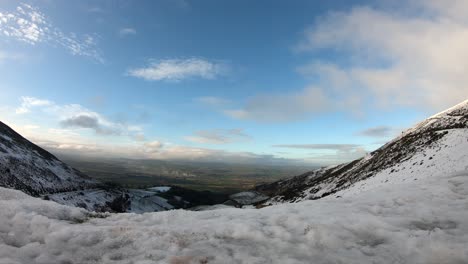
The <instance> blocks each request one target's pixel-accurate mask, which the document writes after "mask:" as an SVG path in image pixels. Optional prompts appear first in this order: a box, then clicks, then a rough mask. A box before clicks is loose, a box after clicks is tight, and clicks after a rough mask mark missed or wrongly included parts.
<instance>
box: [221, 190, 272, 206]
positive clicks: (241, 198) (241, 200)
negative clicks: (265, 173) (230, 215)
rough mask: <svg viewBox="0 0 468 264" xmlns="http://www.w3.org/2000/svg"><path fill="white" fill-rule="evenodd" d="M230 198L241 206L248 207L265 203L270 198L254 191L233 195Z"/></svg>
mask: <svg viewBox="0 0 468 264" xmlns="http://www.w3.org/2000/svg"><path fill="white" fill-rule="evenodd" d="M229 198H230V199H231V200H234V201H236V202H237V203H238V204H240V205H248V204H254V203H257V202H261V201H265V200H267V199H268V196H266V195H263V194H261V193H258V192H254V191H245V192H240V193H236V194H233V195H231V196H229Z"/></svg>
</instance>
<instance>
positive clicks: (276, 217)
mask: <svg viewBox="0 0 468 264" xmlns="http://www.w3.org/2000/svg"><path fill="white" fill-rule="evenodd" d="M0 208H2V210H0V263H8V264H23V263H24V264H26V263H28V264H36V263H37V264H39V263H81V264H95V263H119V264H120V263H122V264H123V263H135V264H136V263H138V264H146V263H148V264H149V263H212V264H215V263H228V264H229V263H253V264H255V263H281V264H283V263H289V264H295V263H316V264H322V263H323V264H325V263H327V264H328V263H342V264H344V263H347V264H367V263H401V264H440V263H447V264H452V263H453V264H462V263H466V260H467V259H468V248H467V247H466V245H467V244H468V171H459V172H454V173H452V174H439V175H437V176H434V177H426V178H421V179H420V180H418V181H405V182H401V183H394V184H393V185H381V186H375V188H373V189H372V190H368V191H365V192H359V193H356V194H355V195H353V197H342V198H340V199H331V198H327V199H319V200H315V201H304V202H301V203H295V204H281V205H276V206H271V207H266V208H262V209H219V210H214V211H203V212H193V211H185V210H173V211H166V212H159V213H146V214H108V213H106V214H95V213H90V212H88V211H86V210H83V209H78V208H74V207H68V206H63V205H59V204H56V203H54V202H51V201H44V200H40V199H37V198H32V197H30V196H27V195H25V194H23V193H21V192H19V191H16V190H11V189H5V188H0Z"/></svg>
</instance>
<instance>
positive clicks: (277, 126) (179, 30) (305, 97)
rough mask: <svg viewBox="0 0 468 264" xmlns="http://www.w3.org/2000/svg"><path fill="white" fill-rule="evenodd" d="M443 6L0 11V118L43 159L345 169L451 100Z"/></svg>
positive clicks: (283, 4) (19, 7)
mask: <svg viewBox="0 0 468 264" xmlns="http://www.w3.org/2000/svg"><path fill="white" fill-rule="evenodd" d="M444 3H445V4H441V2H440V1H435V0H434V1H420V0H412V1H401V2H398V1H373V2H369V1H339V0H333V1H183V0H175V1H170V0H163V1H138V2H135V1H123V0H121V1H53V0H49V1H45V0H42V1H25V2H22V3H20V2H18V1H8V0H7V1H2V3H0V78H1V82H0V91H1V92H2V93H1V96H0V103H1V107H0V114H1V117H2V118H1V119H2V121H4V122H6V123H7V124H9V125H11V126H12V127H13V128H15V129H17V130H18V131H19V132H21V133H22V134H24V135H25V136H27V137H28V138H30V139H31V140H33V141H34V142H36V143H38V144H40V145H42V146H44V147H46V148H48V149H49V150H52V151H55V152H60V151H64V152H74V153H79V154H83V155H113V156H117V157H133V158H155V159H190V160H203V161H205V160H220V161H230V162H270V163H275V162H300V163H303V162H306V163H310V164H321V165H325V164H333V163H338V162H343V161H348V160H351V159H354V158H357V157H360V156H363V155H364V154H365V153H366V152H368V151H372V150H374V149H376V148H377V147H378V146H380V145H381V144H382V143H383V142H386V141H388V140H390V139H391V138H393V137H394V136H396V135H398V134H399V133H400V132H401V131H402V130H403V129H405V128H408V127H410V126H412V125H414V124H415V122H417V121H419V120H421V119H423V118H425V117H427V116H429V115H431V114H433V113H435V112H437V111H440V110H443V109H444V108H446V107H449V106H451V105H453V104H455V103H457V102H459V101H462V100H464V99H466V95H467V94H468V90H467V86H465V85H463V83H466V82H465V81H468V77H466V76H465V75H466V74H465V72H466V69H467V66H468V65H467V61H468V59H467V58H468V52H467V51H466V48H464V47H466V44H468V38H467V35H468V34H467V33H468V26H467V20H466V18H464V15H463V14H464V13H463V12H464V11H466V10H467V5H466V4H465V3H464V1H455V0H453V1H447V2H445V1H444Z"/></svg>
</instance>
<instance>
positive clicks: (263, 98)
mask: <svg viewBox="0 0 468 264" xmlns="http://www.w3.org/2000/svg"><path fill="white" fill-rule="evenodd" d="M329 101H330V100H329V98H328V97H327V96H326V94H325V93H324V92H323V91H322V90H321V89H319V88H317V87H308V88H306V89H303V90H301V91H298V92H293V93H285V94H270V95H268V94H264V95H258V96H255V97H252V98H249V99H248V101H247V103H246V104H245V106H244V107H243V108H240V109H230V110H226V111H225V114H227V115H229V116H231V117H233V118H236V119H247V120H254V121H259V122H288V121H294V120H298V119H302V118H304V117H307V116H308V115H311V114H316V113H320V112H323V111H327V110H328V108H329V107H330V103H329Z"/></svg>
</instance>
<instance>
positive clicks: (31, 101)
mask: <svg viewBox="0 0 468 264" xmlns="http://www.w3.org/2000/svg"><path fill="white" fill-rule="evenodd" d="M48 105H52V102H51V101H48V100H43V99H38V98H34V97H28V96H23V97H21V105H20V106H19V107H18V108H16V111H15V112H16V113H17V114H25V113H29V111H30V108H32V107H35V106H48Z"/></svg>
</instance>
